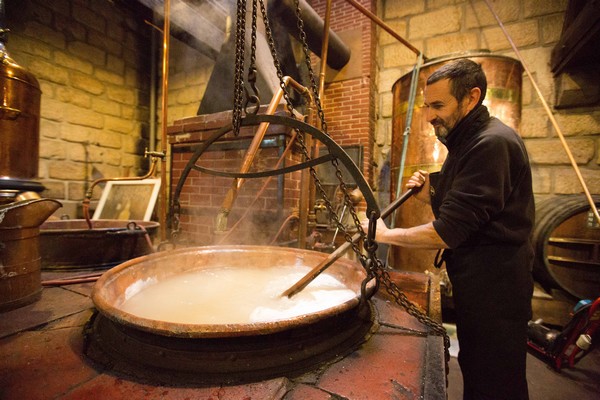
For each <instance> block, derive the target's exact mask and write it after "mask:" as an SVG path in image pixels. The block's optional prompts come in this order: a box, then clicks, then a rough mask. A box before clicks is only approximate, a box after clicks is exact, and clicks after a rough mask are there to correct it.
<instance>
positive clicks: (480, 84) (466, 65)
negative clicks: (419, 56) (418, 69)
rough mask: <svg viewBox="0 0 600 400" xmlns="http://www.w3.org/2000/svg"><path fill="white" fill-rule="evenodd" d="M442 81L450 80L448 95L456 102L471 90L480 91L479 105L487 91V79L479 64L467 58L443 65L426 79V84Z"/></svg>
mask: <svg viewBox="0 0 600 400" xmlns="http://www.w3.org/2000/svg"><path fill="white" fill-rule="evenodd" d="M442 79H449V80H450V93H451V94H452V96H454V98H455V99H456V100H458V101H461V100H462V99H464V98H465V96H466V95H467V94H469V92H470V91H471V89H473V88H476V87H477V88H479V89H480V90H481V97H480V98H479V103H478V105H479V104H481V103H482V102H483V99H485V92H486V90H487V79H486V77H485V73H484V72H483V69H482V68H481V64H478V63H476V62H475V61H472V60H469V59H468V58H459V59H458V60H454V61H451V62H449V63H447V64H444V65H443V66H442V67H440V68H439V69H438V70H436V71H435V72H434V73H432V74H431V75H429V78H427V84H428V85H431V84H432V83H435V82H437V81H440V80H442Z"/></svg>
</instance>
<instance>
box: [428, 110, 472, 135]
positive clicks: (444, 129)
mask: <svg viewBox="0 0 600 400" xmlns="http://www.w3.org/2000/svg"><path fill="white" fill-rule="evenodd" d="M465 116H466V114H465V113H463V107H462V104H461V103H460V102H459V103H458V108H457V109H456V112H454V114H452V115H451V116H450V117H449V118H447V119H445V120H444V119H441V118H436V119H435V120H433V121H431V124H432V125H433V129H434V131H435V136H437V138H438V139H441V140H442V141H444V140H445V139H446V138H447V137H448V135H449V134H450V132H451V131H452V129H454V127H455V126H456V125H458V123H459V122H460V121H461V120H462V119H463V118H464V117H465Z"/></svg>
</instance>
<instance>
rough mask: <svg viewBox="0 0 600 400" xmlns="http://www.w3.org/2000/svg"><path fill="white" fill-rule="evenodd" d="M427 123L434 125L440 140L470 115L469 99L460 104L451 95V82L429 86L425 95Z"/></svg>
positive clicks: (445, 81)
mask: <svg viewBox="0 0 600 400" xmlns="http://www.w3.org/2000/svg"><path fill="white" fill-rule="evenodd" d="M423 98H424V107H425V110H426V114H425V115H426V118H427V122H429V123H430V124H432V125H433V128H434V130H435V134H436V136H437V137H438V138H446V137H447V136H448V132H450V131H451V130H452V128H454V127H455V126H456V124H457V123H458V122H459V121H460V120H461V119H462V118H463V117H464V116H465V115H467V113H468V111H469V110H468V109H467V103H468V99H466V98H465V99H463V101H461V102H459V101H458V100H456V98H455V97H454V96H452V94H451V93H450V80H449V79H442V80H440V81H437V82H435V83H432V84H431V85H427V86H426V87H425V90H424V94H423Z"/></svg>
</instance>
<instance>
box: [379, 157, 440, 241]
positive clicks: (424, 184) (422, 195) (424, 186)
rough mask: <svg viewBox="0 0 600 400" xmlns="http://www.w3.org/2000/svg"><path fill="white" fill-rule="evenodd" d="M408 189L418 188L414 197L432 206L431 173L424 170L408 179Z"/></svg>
mask: <svg viewBox="0 0 600 400" xmlns="http://www.w3.org/2000/svg"><path fill="white" fill-rule="evenodd" d="M406 188H407V189H411V188H416V189H417V190H416V193H415V195H414V197H415V198H416V199H418V200H420V201H422V202H423V203H427V204H431V197H430V194H429V172H427V171H424V170H422V169H420V170H418V171H417V172H415V173H414V174H413V175H412V176H411V177H410V178H408V182H407V183H406ZM378 229H379V227H378Z"/></svg>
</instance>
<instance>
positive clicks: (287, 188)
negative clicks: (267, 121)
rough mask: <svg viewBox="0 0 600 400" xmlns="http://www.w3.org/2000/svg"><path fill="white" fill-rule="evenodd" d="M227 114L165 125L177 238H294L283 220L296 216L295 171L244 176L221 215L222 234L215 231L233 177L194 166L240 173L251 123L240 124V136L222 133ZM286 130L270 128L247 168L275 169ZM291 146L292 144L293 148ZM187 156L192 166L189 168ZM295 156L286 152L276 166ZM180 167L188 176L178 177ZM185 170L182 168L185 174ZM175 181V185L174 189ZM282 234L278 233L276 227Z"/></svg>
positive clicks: (194, 240)
mask: <svg viewBox="0 0 600 400" xmlns="http://www.w3.org/2000/svg"><path fill="white" fill-rule="evenodd" d="M231 118H232V113H231V111H224V112H221V113H215V114H206V115H200V116H196V117H188V118H184V119H181V120H178V121H175V122H174V124H173V125H171V126H170V127H169V143H170V145H171V154H172V164H171V168H170V170H171V175H172V178H173V179H172V184H171V194H172V203H174V204H176V207H177V208H176V209H175V210H174V211H175V212H174V221H175V223H174V224H173V228H174V229H176V231H175V233H176V235H177V237H176V240H177V241H180V242H183V243H189V244H195V245H212V244H227V243H235V244H261V245H264V244H269V243H271V242H272V241H273V240H274V239H275V238H276V237H277V242H285V241H288V240H291V239H293V237H292V236H291V235H294V234H293V233H292V232H291V231H292V228H294V226H295V225H294V223H295V222H297V220H293V222H294V223H292V224H287V223H286V220H287V219H288V217H289V216H290V215H293V214H295V215H296V216H297V215H298V208H299V203H298V200H299V198H300V172H299V171H296V172H293V173H288V174H285V175H279V176H274V177H267V178H250V179H246V180H245V181H244V183H243V184H242V185H241V186H240V187H239V190H237V192H236V193H235V199H234V202H233V203H232V206H231V209H230V210H229V213H228V215H227V217H226V226H225V229H226V232H221V233H215V231H216V230H217V229H216V228H217V217H218V216H219V215H220V212H221V211H222V210H223V207H224V206H225V205H226V203H224V202H225V199H226V197H227V195H228V194H229V192H230V189H231V188H232V184H234V180H233V178H232V177H225V176H218V175H215V174H213V173H210V172H200V171H199V170H198V169H199V168H206V169H211V170H213V171H219V172H235V173H237V172H240V170H241V168H242V164H243V161H244V157H245V155H246V153H247V151H248V148H249V146H250V141H251V140H252V138H253V137H254V136H255V134H256V127H255V126H254V127H244V128H241V129H240V132H239V135H238V136H235V135H233V133H232V132H231V131H228V132H223V131H222V129H223V127H226V126H230V124H231ZM219 133H222V136H220V137H219V140H217V141H216V142H214V143H212V144H211V145H210V146H208V147H207V148H206V149H205V151H203V152H202V153H201V154H200V155H199V156H198V157H197V158H194V154H195V151H196V150H197V148H198V146H200V145H202V143H203V142H205V141H206V140H208V139H209V138H211V137H212V136H213V135H215V134H219ZM289 140H290V137H289V130H288V129H286V128H285V127H281V126H271V127H269V129H268V130H267V132H266V134H265V140H264V141H263V144H262V145H261V147H260V149H259V150H258V151H257V153H256V156H255V158H254V161H253V163H252V165H251V167H250V170H249V172H259V171H268V170H273V169H276V167H277V165H278V163H279V160H280V158H281V157H282V155H283V154H284V151H285V148H286V147H287V144H288V143H289ZM292 149H293V147H292ZM190 160H191V162H192V163H193V165H194V168H193V169H189V168H190V164H189V163H190ZM298 162H299V155H298V153H297V152H294V151H291V152H288V153H287V154H286V155H285V161H283V162H282V163H280V164H279V166H278V167H277V168H282V167H284V166H289V165H291V164H297V163H298ZM185 171H188V172H189V175H187V177H186V178H185V180H181V178H182V176H183V174H184V172H185ZM186 173H187V172H186ZM178 185H180V188H179V189H178ZM282 227H284V228H287V229H283V230H282V234H281V235H280V236H277V234H278V231H279V229H280V228H282Z"/></svg>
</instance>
